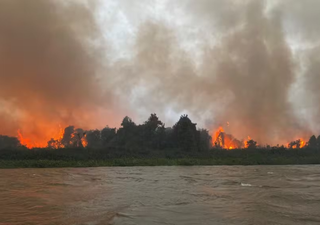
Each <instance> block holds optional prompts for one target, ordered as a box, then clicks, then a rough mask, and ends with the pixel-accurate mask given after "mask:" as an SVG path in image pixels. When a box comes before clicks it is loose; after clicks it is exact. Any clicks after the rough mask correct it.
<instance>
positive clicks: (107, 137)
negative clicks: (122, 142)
mask: <svg viewBox="0 0 320 225" xmlns="http://www.w3.org/2000/svg"><path fill="white" fill-rule="evenodd" d="M116 134H117V131H116V128H109V127H108V126H107V127H105V128H103V129H102V131H101V141H102V146H107V145H108V144H109V143H110V142H111V141H112V140H113V139H115V137H116Z"/></svg>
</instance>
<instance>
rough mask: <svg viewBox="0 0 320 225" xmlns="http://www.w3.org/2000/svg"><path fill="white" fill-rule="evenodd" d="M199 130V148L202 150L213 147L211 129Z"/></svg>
mask: <svg viewBox="0 0 320 225" xmlns="http://www.w3.org/2000/svg"><path fill="white" fill-rule="evenodd" d="M198 132H199V137H200V140H199V148H200V150H201V151H207V150H209V149H210V148H211V147H212V137H211V136H210V134H209V131H207V130H205V129H201V130H199V131H198Z"/></svg>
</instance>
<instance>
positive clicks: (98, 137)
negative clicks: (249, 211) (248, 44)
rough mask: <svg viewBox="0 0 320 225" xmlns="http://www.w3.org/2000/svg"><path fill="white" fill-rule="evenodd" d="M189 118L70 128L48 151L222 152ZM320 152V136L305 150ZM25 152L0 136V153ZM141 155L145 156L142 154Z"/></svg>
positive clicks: (251, 145) (12, 140)
mask: <svg viewBox="0 0 320 225" xmlns="http://www.w3.org/2000/svg"><path fill="white" fill-rule="evenodd" d="M196 125H197V124H196V123H193V122H192V121H191V119H190V118H189V117H188V115H182V116H181V117H180V119H179V121H178V122H177V123H176V124H175V125H174V126H173V127H166V126H165V124H164V123H163V122H162V121H161V120H160V119H159V118H158V116H157V115H156V114H151V115H150V117H149V118H148V119H147V120H146V121H145V122H144V123H142V124H138V125H137V124H136V123H135V122H133V121H132V119H131V118H130V117H128V116H126V117H125V118H124V119H123V120H122V123H121V127H120V128H119V129H116V128H110V127H108V126H107V127H105V128H103V129H102V130H98V129H97V130H89V131H85V130H83V129H76V128H75V127H74V126H69V127H67V128H65V129H64V134H63V137H62V138H61V139H60V140H55V139H51V140H49V141H48V146H47V147H48V148H49V149H59V148H66V149H71V148H72V149H74V148H87V149H122V151H132V150H135V149H138V151H141V152H144V153H146V152H148V151H152V150H160V151H161V150H168V149H171V150H172V149H173V150H174V151H176V152H184V153H192V152H193V153H204V152H208V151H210V150H211V149H219V148H221V147H220V146H219V145H217V144H216V143H214V144H212V138H211V136H210V134H209V132H208V130H205V129H197V127H196ZM246 147H247V148H249V149H256V148H258V145H257V142H255V141H254V140H248V142H247V144H246ZM300 147H301V146H300V141H299V140H298V141H294V142H291V143H290V144H289V146H288V148H298V149H299V148H300ZM308 147H309V148H315V149H320V136H318V137H316V136H314V135H313V136H312V137H311V138H310V140H309V141H308V143H307V145H306V148H308ZM12 148H23V146H22V145H21V143H20V142H19V140H18V139H17V138H16V137H8V136H0V149H12ZM266 148H267V149H277V148H286V147H284V146H276V147H270V146H268V147H266ZM141 154H142V153H141Z"/></svg>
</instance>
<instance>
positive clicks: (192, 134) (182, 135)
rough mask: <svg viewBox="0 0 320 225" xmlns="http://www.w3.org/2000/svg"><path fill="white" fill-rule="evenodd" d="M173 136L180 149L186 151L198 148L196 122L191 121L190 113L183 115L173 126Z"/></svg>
mask: <svg viewBox="0 0 320 225" xmlns="http://www.w3.org/2000/svg"><path fill="white" fill-rule="evenodd" d="M173 136H174V141H175V143H176V145H177V147H179V148H180V149H182V150H185V151H191V150H198V143H197V140H198V138H197V137H198V133H197V128H196V124H195V123H192V122H191V120H190V119H189V118H188V115H182V116H181V117H180V119H179V121H178V122H177V123H176V124H175V125H174V126H173Z"/></svg>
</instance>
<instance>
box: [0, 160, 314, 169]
mask: <svg viewBox="0 0 320 225" xmlns="http://www.w3.org/2000/svg"><path fill="white" fill-rule="evenodd" d="M319 164H320V159H315V158H313V159H311V158H304V159H300V160H297V159H290V158H289V159H280V158H278V159H276V158H275V159H272V158H271V159H268V160H264V161H263V162H262V161H260V162H259V161H256V162H253V161H251V162H250V161H247V160H244V159H230V158H225V159H222V158H218V159H213V158H211V159H197V158H180V159H165V158H149V159H141V158H123V159H121V158H119V159H110V160H48V159H43V160H42V159H40V160H0V169H14V168H67V167H69V168H79V167H80V168H81V167H135V166H253V165H319Z"/></svg>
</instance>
